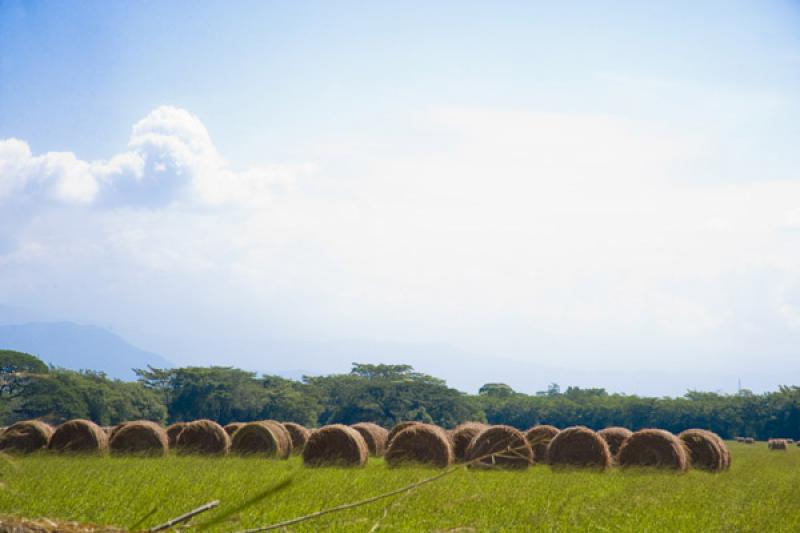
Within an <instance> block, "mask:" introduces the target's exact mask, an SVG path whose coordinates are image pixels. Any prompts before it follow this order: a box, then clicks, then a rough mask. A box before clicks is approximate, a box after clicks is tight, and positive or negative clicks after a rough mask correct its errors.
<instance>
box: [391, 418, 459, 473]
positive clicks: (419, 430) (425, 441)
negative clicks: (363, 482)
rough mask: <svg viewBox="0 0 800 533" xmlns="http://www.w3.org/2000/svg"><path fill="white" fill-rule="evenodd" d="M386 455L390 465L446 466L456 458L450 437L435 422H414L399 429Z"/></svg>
mask: <svg viewBox="0 0 800 533" xmlns="http://www.w3.org/2000/svg"><path fill="white" fill-rule="evenodd" d="M384 457H385V458H386V463H387V464H388V465H389V466H401V465H404V464H410V463H419V464H426V465H431V466H436V467H439V468H444V467H446V466H450V465H451V464H453V460H454V457H453V446H452V444H451V443H450V437H449V436H448V435H447V432H446V431H445V430H443V429H442V428H440V427H439V426H434V425H433V424H414V425H411V426H409V427H407V428H405V429H404V430H402V431H399V432H398V433H397V434H396V435H395V436H394V438H393V439H392V442H390V443H389V447H388V448H387V449H386V454H385V455H384Z"/></svg>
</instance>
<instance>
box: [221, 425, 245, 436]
mask: <svg viewBox="0 0 800 533" xmlns="http://www.w3.org/2000/svg"><path fill="white" fill-rule="evenodd" d="M243 425H244V422H231V423H230V424H226V425H224V426H223V427H222V429H224V430H225V433H227V434H228V436H229V437H233V434H234V433H236V430H237V429H239V428H240V427H242V426H243Z"/></svg>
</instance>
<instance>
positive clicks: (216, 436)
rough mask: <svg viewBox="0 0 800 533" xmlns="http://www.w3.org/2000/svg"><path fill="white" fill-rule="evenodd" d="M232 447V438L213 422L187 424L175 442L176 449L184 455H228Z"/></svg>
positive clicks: (201, 421) (200, 421) (203, 421)
mask: <svg viewBox="0 0 800 533" xmlns="http://www.w3.org/2000/svg"><path fill="white" fill-rule="evenodd" d="M230 447H231V438H230V437H229V436H228V434H227V433H225V430H224V429H222V426H220V425H219V424H217V423H216V422H214V421H213V420H204V419H203V420H195V421H194V422H189V423H187V424H186V425H185V426H184V427H183V430H182V431H181V432H180V433H178V438H177V439H176V440H175V448H176V449H177V450H178V452H179V453H183V454H190V453H196V454H201V455H226V454H227V453H228V450H229V449H230Z"/></svg>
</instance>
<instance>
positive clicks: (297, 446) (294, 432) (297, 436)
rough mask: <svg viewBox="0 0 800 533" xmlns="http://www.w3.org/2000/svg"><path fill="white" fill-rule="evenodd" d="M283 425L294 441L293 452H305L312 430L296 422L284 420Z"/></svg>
mask: <svg viewBox="0 0 800 533" xmlns="http://www.w3.org/2000/svg"><path fill="white" fill-rule="evenodd" d="M283 427H285V428H286V431H288V432H289V439H290V440H291V441H292V454H294V455H300V454H301V453H303V448H305V447H306V442H308V437H310V436H311V430H310V429H308V428H307V427H305V426H304V425H302V424H296V423H295V422H284V423H283Z"/></svg>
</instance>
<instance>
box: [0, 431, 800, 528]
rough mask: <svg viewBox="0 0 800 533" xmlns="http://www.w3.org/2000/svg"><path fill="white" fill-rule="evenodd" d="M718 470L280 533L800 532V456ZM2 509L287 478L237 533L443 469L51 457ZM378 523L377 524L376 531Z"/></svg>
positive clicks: (433, 493)
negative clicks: (288, 479) (279, 489)
mask: <svg viewBox="0 0 800 533" xmlns="http://www.w3.org/2000/svg"><path fill="white" fill-rule="evenodd" d="M729 446H730V448H731V452H732V455H733V466H732V467H731V470H730V471H729V472H726V473H723V474H717V475H714V474H707V473H704V472H698V471H691V472H689V473H688V474H686V475H674V474H671V473H666V472H653V471H630V470H628V471H621V470H612V471H610V472H607V473H596V472H587V471H580V470H572V471H563V472H554V471H551V470H550V469H549V468H547V467H545V466H536V467H534V468H532V469H530V470H528V471H527V472H494V471H493V472H486V471H464V470H459V471H456V472H454V473H452V474H450V475H448V476H446V477H444V478H442V479H440V480H437V481H435V482H433V483H431V484H427V485H424V486H422V487H420V488H418V489H416V490H414V491H412V492H410V493H408V492H405V493H403V494H401V495H399V496H395V497H392V498H390V499H386V500H382V501H379V502H375V503H372V504H369V505H366V506H363V507H359V508H356V509H351V510H347V511H344V512H340V513H335V514H330V515H326V516H323V517H320V518H317V519H315V520H312V521H309V522H305V523H302V524H298V525H295V526H292V527H291V528H289V529H287V530H289V531H320V530H325V531H365V532H366V531H371V530H372V531H450V530H452V531H472V530H475V531H537V530H543V531H637V532H644V531H659V532H661V531H670V532H672V531H692V532H698V531H726V532H728V531H800V449H797V448H794V449H790V450H788V451H786V452H775V451H769V450H767V448H766V445H765V444H763V443H758V444H756V445H752V446H747V445H743V444H737V443H730V444H729ZM0 468H1V469H2V470H1V472H2V474H0V477H1V478H2V480H3V481H4V484H5V487H4V488H3V489H0V515H6V516H9V515H10V516H20V517H28V518H39V517H48V518H51V519H57V520H70V521H73V520H74V521H81V522H92V523H99V524H113V525H117V526H121V527H126V528H129V527H132V526H133V525H135V524H136V523H137V522H139V521H140V520H141V519H142V517H144V516H146V515H148V513H151V512H152V511H153V510H154V509H155V512H153V513H152V514H151V515H150V516H149V517H148V518H147V519H146V520H145V521H144V522H142V523H141V524H140V527H150V526H153V525H155V524H158V523H160V522H163V521H165V520H167V519H169V518H172V517H174V516H177V515H179V514H182V513H183V512H186V511H188V510H191V509H193V508H195V507H198V506H199V505H201V504H203V503H206V502H208V501H210V500H214V499H219V500H221V502H222V504H221V505H220V507H219V508H218V509H216V510H214V511H210V512H208V513H205V514H203V515H201V516H200V517H198V518H197V519H196V520H195V523H202V522H203V521H204V520H210V519H212V518H214V517H215V516H220V515H222V514H224V513H226V511H230V510H233V509H234V508H236V507H237V506H239V505H241V504H242V503H243V502H246V501H247V500H249V499H252V498H253V497H254V496H256V495H258V494H259V493H261V492H263V491H264V490H265V489H267V488H268V487H270V486H272V485H274V484H276V483H278V482H280V481H281V480H284V479H287V478H290V479H291V483H290V484H289V485H288V486H287V487H286V488H285V489H283V490H281V491H279V492H277V493H275V494H272V495H270V496H267V497H266V498H264V499H262V500H260V501H258V502H256V503H254V504H253V505H250V506H249V507H247V508H246V509H244V510H242V511H241V512H239V513H234V514H233V515H231V516H230V517H229V518H227V519H226V520H225V521H223V522H220V523H218V524H216V525H214V526H212V527H211V528H209V529H210V530H216V531H236V530H240V529H245V528H252V527H256V526H261V525H267V524H270V523H274V522H278V521H282V520H285V519H289V518H293V517H295V516H298V515H304V514H308V513H311V512H314V511H318V510H320V509H323V508H326V507H330V506H334V505H339V504H343V503H347V502H351V501H355V500H358V499H362V498H366V497H369V496H372V495H377V494H380V493H383V492H386V491H389V490H392V489H395V488H399V487H402V486H404V485H407V484H409V483H412V482H414V481H418V480H421V479H423V478H426V477H429V476H432V475H435V474H436V473H438V472H439V471H437V470H432V469H426V468H401V469H388V468H387V467H386V465H385V464H384V463H383V462H382V461H381V460H370V463H369V465H368V466H367V467H366V468H363V469H357V470H346V469H336V468H321V469H306V468H303V466H302V464H301V462H300V460H299V459H297V458H292V459H291V460H289V461H270V460H259V459H240V458H233V457H231V458H224V459H204V458H197V457H167V458H162V459H143V458H116V457H114V458H112V457H106V458H88V457H57V456H52V455H47V454H41V455H34V456H30V457H25V458H16V459H14V462H13V464H8V463H3V464H2V466H0ZM373 528H374V529H373Z"/></svg>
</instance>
